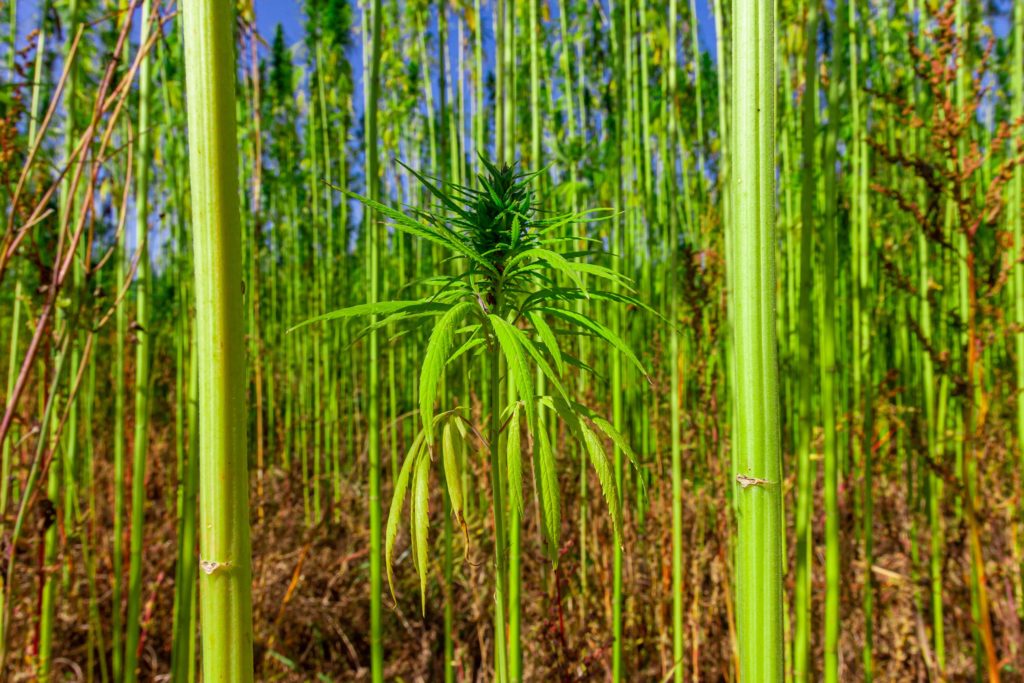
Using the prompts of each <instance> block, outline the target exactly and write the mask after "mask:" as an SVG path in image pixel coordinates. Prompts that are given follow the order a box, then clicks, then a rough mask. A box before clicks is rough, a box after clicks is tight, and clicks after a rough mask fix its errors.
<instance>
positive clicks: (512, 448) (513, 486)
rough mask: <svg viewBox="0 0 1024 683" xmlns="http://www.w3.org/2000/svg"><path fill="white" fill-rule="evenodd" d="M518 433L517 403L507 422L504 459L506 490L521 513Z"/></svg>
mask: <svg viewBox="0 0 1024 683" xmlns="http://www.w3.org/2000/svg"><path fill="white" fill-rule="evenodd" d="M519 440H520V435H519V403H518V402H516V404H515V408H513V410H512V419H511V420H509V423H508V436H507V437H505V445H506V448H507V452H506V454H505V459H506V460H507V466H508V490H509V491H510V496H511V498H512V505H514V506H515V508H516V509H517V510H518V511H519V514H520V516H522V514H523V453H522V449H521V448H520V442H519Z"/></svg>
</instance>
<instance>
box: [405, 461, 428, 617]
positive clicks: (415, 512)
mask: <svg viewBox="0 0 1024 683" xmlns="http://www.w3.org/2000/svg"><path fill="white" fill-rule="evenodd" d="M429 502H430V453H429V452H428V451H427V449H425V448H424V449H423V450H422V451H421V452H420V455H419V457H418V459H417V461H416V471H415V474H414V475H413V482H412V504H411V510H410V512H411V520H410V525H409V526H410V528H411V529H412V555H413V563H414V564H415V565H416V573H417V574H419V577H420V604H421V609H422V612H423V614H424V616H425V615H426V613H427V535H428V530H429V526H430V515H429V509H428V507H429Z"/></svg>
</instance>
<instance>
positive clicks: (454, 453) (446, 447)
mask: <svg viewBox="0 0 1024 683" xmlns="http://www.w3.org/2000/svg"><path fill="white" fill-rule="evenodd" d="M463 447H464V446H463V443H462V437H461V436H460V435H459V430H458V429H457V428H455V427H453V426H452V422H451V420H448V421H447V422H445V424H444V430H443V431H442V433H441V454H442V460H443V462H444V480H445V484H446V485H447V487H448V500H449V502H450V503H451V506H452V512H453V513H454V514H455V521H457V522H458V523H459V526H460V527H461V528H462V532H463V534H467V533H468V532H467V529H466V519H465V517H464V516H463V512H462V470H461V468H460V467H459V452H460V451H461V450H462V448H463ZM467 540H468V535H467Z"/></svg>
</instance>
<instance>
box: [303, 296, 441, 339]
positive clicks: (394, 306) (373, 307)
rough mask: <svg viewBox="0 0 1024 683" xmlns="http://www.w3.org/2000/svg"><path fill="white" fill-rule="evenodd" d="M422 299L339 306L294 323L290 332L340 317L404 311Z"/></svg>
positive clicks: (416, 304) (419, 302)
mask: <svg viewBox="0 0 1024 683" xmlns="http://www.w3.org/2000/svg"><path fill="white" fill-rule="evenodd" d="M423 303H424V302H423V301H422V300H416V301H381V302H378V303H375V304H358V305H356V306H348V307H347V308H339V309H338V310H336V311H331V312H330V313H324V314H323V315H318V316H316V317H315V318H310V319H309V320H304V321H302V322H301V323H299V324H298V325H294V326H292V327H290V328H288V332H289V333H291V332H294V331H295V330H298V329H300V328H303V327H306V326H307V325H312V324H313V323H319V322H325V321H327V320H337V319H339V318H357V317H359V316H364V315H388V314H393V313H397V312H399V311H403V310H405V309H408V308H412V307H414V306H419V305H422V304H423Z"/></svg>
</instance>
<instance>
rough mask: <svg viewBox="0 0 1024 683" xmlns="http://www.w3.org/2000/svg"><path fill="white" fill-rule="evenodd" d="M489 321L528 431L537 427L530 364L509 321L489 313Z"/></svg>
mask: <svg viewBox="0 0 1024 683" xmlns="http://www.w3.org/2000/svg"><path fill="white" fill-rule="evenodd" d="M487 317H488V318H489V319H490V321H491V327H492V328H493V329H494V334H495V336H496V337H497V338H498V344H499V345H500V346H501V351H502V353H503V354H504V355H505V360H506V361H507V362H508V370H509V374H511V376H512V379H513V381H514V382H515V385H516V390H517V391H518V393H519V398H520V399H521V400H522V402H523V409H524V410H525V411H526V424H527V425H529V427H530V431H531V432H533V431H536V429H537V406H536V405H535V403H534V400H533V377H531V373H530V366H529V364H528V363H527V362H526V354H525V352H524V351H523V348H522V346H521V345H520V344H519V341H518V339H517V336H516V333H517V332H518V330H516V329H515V328H514V327H513V326H512V325H511V324H510V323H508V322H507V321H505V320H504V319H502V318H499V317H498V316H496V315H494V314H493V313H491V314H490V315H488V316H487Z"/></svg>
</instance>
